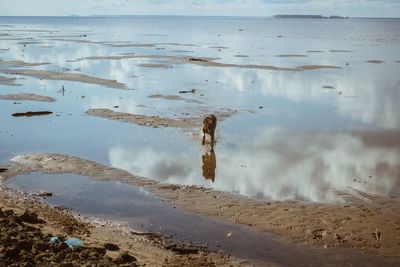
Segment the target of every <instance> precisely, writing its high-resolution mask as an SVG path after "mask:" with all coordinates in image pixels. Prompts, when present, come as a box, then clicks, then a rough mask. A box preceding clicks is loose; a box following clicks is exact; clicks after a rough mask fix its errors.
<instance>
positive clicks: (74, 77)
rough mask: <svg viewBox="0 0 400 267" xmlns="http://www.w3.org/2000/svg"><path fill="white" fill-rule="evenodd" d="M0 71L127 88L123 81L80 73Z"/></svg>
mask: <svg viewBox="0 0 400 267" xmlns="http://www.w3.org/2000/svg"><path fill="white" fill-rule="evenodd" d="M0 72H2V73H6V74H13V75H22V76H30V77H34V78H38V79H48V80H62V81H76V82H82V83H89V84H97V85H102V86H106V87H110V88H115V89H128V88H127V86H126V85H125V84H123V83H120V82H118V81H116V80H108V79H102V78H97V77H93V76H89V75H85V74H80V73H65V72H55V71H45V70H28V69H25V70H17V69H0Z"/></svg>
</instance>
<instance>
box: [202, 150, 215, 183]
mask: <svg viewBox="0 0 400 267" xmlns="http://www.w3.org/2000/svg"><path fill="white" fill-rule="evenodd" d="M201 160H202V162H203V165H202V166H201V168H202V169H203V176H204V178H206V180H211V181H213V182H214V180H215V169H216V168H217V159H216V157H215V152H214V151H210V152H206V153H204V154H203V155H202V156H201Z"/></svg>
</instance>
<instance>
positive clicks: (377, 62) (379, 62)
mask: <svg viewBox="0 0 400 267" xmlns="http://www.w3.org/2000/svg"><path fill="white" fill-rule="evenodd" d="M366 62H368V63H372V64H382V63H385V61H382V60H367V61H366Z"/></svg>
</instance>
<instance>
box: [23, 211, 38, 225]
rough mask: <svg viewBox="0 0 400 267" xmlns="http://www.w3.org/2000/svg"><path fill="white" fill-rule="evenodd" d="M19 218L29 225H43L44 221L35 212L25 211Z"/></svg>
mask: <svg viewBox="0 0 400 267" xmlns="http://www.w3.org/2000/svg"><path fill="white" fill-rule="evenodd" d="M19 218H20V219H21V220H22V221H23V222H27V223H43V222H44V221H43V220H41V219H39V218H38V215H37V214H36V213H34V212H30V211H27V210H26V211H25V212H24V214H22V215H21V216H19Z"/></svg>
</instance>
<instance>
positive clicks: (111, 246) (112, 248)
mask: <svg viewBox="0 0 400 267" xmlns="http://www.w3.org/2000/svg"><path fill="white" fill-rule="evenodd" d="M104 248H105V249H107V250H110V251H117V250H119V247H118V245H115V244H112V243H106V244H104Z"/></svg>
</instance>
